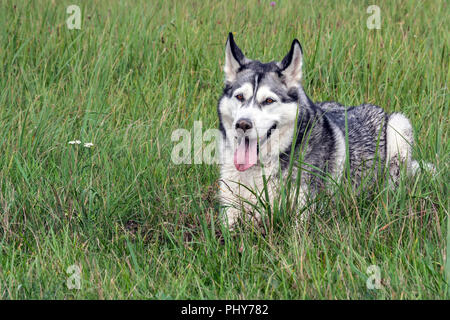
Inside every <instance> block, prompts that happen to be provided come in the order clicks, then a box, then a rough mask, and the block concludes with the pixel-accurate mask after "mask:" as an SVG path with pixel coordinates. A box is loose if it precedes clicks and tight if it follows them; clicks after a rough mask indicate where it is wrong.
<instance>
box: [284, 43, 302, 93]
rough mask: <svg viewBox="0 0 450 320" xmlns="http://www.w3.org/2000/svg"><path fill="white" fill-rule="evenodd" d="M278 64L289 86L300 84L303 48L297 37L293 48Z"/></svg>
mask: <svg viewBox="0 0 450 320" xmlns="http://www.w3.org/2000/svg"><path fill="white" fill-rule="evenodd" d="M278 66H279V67H280V69H281V74H282V75H283V79H284V81H285V83H286V85H287V87H288V88H290V87H298V86H299V85H300V81H301V80H302V66H303V50H302V46H301V45H300V42H298V40H297V39H295V40H294V41H293V42H292V45H291V50H290V51H289V53H288V54H287V55H286V56H285V57H284V58H283V61H281V62H280V63H279V64H278Z"/></svg>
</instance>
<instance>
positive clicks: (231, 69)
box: [223, 32, 247, 82]
mask: <svg viewBox="0 0 450 320" xmlns="http://www.w3.org/2000/svg"><path fill="white" fill-rule="evenodd" d="M246 62H247V59H246V58H245V56H244V54H243V53H242V51H241V49H239V47H238V46H237V45H236V43H235V42H234V38H233V34H232V33H231V32H230V33H229V34H228V40H227V44H226V48H225V66H224V67H223V71H224V72H225V82H232V81H234V80H236V74H237V72H238V70H239V68H240V67H242V66H243V65H244V64H245V63H246Z"/></svg>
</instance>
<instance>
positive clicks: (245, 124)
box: [236, 119, 253, 132]
mask: <svg viewBox="0 0 450 320" xmlns="http://www.w3.org/2000/svg"><path fill="white" fill-rule="evenodd" d="M251 128H253V125H252V123H251V121H250V120H249V119H239V120H238V121H237V122H236V129H242V130H243V131H244V132H245V131H247V130H250V129H251Z"/></svg>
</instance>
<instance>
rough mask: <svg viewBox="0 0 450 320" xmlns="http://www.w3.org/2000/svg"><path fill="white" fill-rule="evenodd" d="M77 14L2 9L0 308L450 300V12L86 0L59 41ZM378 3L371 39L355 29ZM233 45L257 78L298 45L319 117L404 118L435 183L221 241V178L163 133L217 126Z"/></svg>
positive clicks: (26, 6)
mask: <svg viewBox="0 0 450 320" xmlns="http://www.w3.org/2000/svg"><path fill="white" fill-rule="evenodd" d="M71 4H77V1H72V0H70V1H66V0H64V1H45V0H39V1H3V2H2V3H1V4H0V9H1V10H0V21H1V23H0V61H2V64H1V65H0V128H1V131H0V132H1V135H0V151H1V152H0V298H3V299H24V298H26V299H30V298H32V299H55V298H57V299H78V298H80V299H128V298H133V299H134V298H145V299H147V298H150V299H183V298H184V299H186V298H188V299H190V298H196V299H208V298H209V299H216V298H218V299H241V298H246V299H305V298H306V299H309V298H312V299H432V298H437V299H448V298H449V297H450V291H449V286H447V285H446V277H445V273H446V271H445V270H448V274H449V275H450V266H449V264H447V266H446V258H445V257H446V252H447V254H450V251H447V240H446V239H447V229H448V224H447V221H448V219H447V215H448V209H449V201H448V198H449V195H448V194H449V190H448V181H449V170H448V162H449V151H450V149H449V147H450V145H449V143H448V131H449V130H448V129H449V125H448V119H449V110H448V107H449V92H448V87H449V76H450V71H449V34H450V33H449V27H448V21H449V20H450V11H449V10H450V9H449V6H448V3H447V2H446V1H395V2H394V1H376V2H375V3H373V2H368V1H348V2H347V1H345V2H340V1H292V2H288V1H277V4H276V6H275V7H274V8H272V7H271V6H270V1H263V0H261V1H256V0H255V1H250V3H248V4H247V3H246V4H244V3H242V2H238V1H234V2H230V1H221V2H211V3H206V2H204V1H189V2H188V1H186V2H184V1H183V2H182V1H132V0H124V1H114V2H113V1H111V2H110V1H78V4H79V5H80V7H81V9H82V26H81V30H68V28H67V27H66V23H65V20H66V19H67V17H68V14H66V8H67V6H68V5H71ZM371 4H377V5H378V6H379V7H380V8H381V30H369V29H367V27H366V19H367V18H368V17H369V14H367V13H366V9H367V7H368V6H369V5H371ZM229 31H232V32H234V35H235V39H236V41H237V43H238V45H239V46H240V47H241V48H242V49H243V50H244V52H245V53H246V54H247V55H248V56H249V57H250V58H258V59H261V60H263V61H269V60H279V59H281V58H282V57H283V56H284V55H285V54H286V53H287V51H288V50H289V47H290V44H291V42H292V40H293V38H298V39H299V40H300V42H301V43H302V46H303V51H304V59H305V63H304V86H305V89H306V91H307V92H308V94H309V95H310V97H311V98H312V99H313V100H315V101H323V100H336V101H339V102H342V103H344V104H346V105H356V104H360V103H362V102H368V103H374V104H377V105H380V106H382V107H384V108H385V109H386V110H387V111H389V112H394V111H401V112H403V113H404V114H405V115H407V116H408V117H409V118H410V119H411V121H412V123H413V126H414V130H415V137H416V146H415V148H414V156H415V158H417V159H419V160H425V161H428V162H431V163H433V164H434V165H435V166H436V168H437V170H438V175H437V176H436V177H434V178H433V177H432V176H431V175H430V174H428V173H422V174H419V175H417V176H416V177H414V178H410V179H408V178H405V179H402V181H401V182H400V184H399V186H398V187H397V188H394V189H392V190H390V189H389V188H387V187H386V186H385V185H380V186H376V188H375V189H376V190H377V192H376V193H375V195H374V196H373V197H368V196H367V194H365V193H364V192H363V193H362V194H361V195H355V194H353V193H352V192H347V191H345V190H344V191H343V192H341V193H339V194H338V195H336V197H335V199H334V201H332V202H330V201H328V200H329V199H328V200H327V198H326V197H324V199H323V200H320V201H322V202H321V204H322V206H321V207H322V208H323V209H324V210H322V211H323V212H320V213H319V212H318V214H317V215H315V216H314V217H313V218H312V220H311V221H310V223H309V227H308V228H307V230H306V231H299V230H296V229H295V227H294V223H293V221H292V219H288V218H286V219H279V224H277V226H275V227H273V228H272V229H270V230H269V232H268V233H267V234H266V235H265V236H263V235H261V233H259V232H253V231H252V230H251V229H249V228H244V229H243V230H242V232H239V233H238V234H237V235H236V236H235V237H234V238H232V237H229V235H227V234H225V243H224V244H221V243H220V241H219V240H218V239H217V237H216V236H215V233H216V230H218V229H219V228H220V227H219V225H218V223H217V221H216V218H217V211H218V203H217V200H216V197H215V195H216V193H217V181H218V178H219V172H218V167H217V166H215V165H207V164H202V165H175V164H173V163H172V162H171V158H170V154H171V150H172V148H173V146H174V143H173V142H171V133H172V131H173V130H175V129H177V128H186V129H189V130H190V129H191V128H192V127H193V123H194V121H197V120H200V121H202V122H203V128H204V130H205V129H207V128H216V127H217V126H218V121H217V117H216V103H217V99H218V97H219V96H220V94H221V90H222V83H223V74H222V63H223V59H224V45H225V41H226V36H227V34H228V32H229ZM75 139H79V140H81V141H82V142H83V143H84V142H93V143H94V147H93V148H91V149H87V148H84V147H83V144H81V145H69V144H68V142H69V141H70V140H75ZM71 265H77V266H79V267H80V268H81V289H80V290H75V289H68V288H67V286H66V280H67V279H68V277H69V276H70V274H68V273H67V272H66V270H67V268H68V267H69V266H71ZM370 265H377V266H378V267H379V268H380V272H381V277H382V285H383V286H382V288H381V289H379V290H369V289H367V287H366V281H367V279H368V277H369V276H370V274H368V273H366V270H367V268H368V266H370Z"/></svg>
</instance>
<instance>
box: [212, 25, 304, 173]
mask: <svg viewBox="0 0 450 320" xmlns="http://www.w3.org/2000/svg"><path fill="white" fill-rule="evenodd" d="M302 64H303V56H302V48H301V46H300V43H299V42H298V40H297V39H295V40H294V41H293V42H292V46H291V49H290V51H289V53H288V54H287V55H286V56H285V57H284V58H283V60H282V61H281V62H275V61H272V62H269V63H261V62H260V61H257V60H250V59H248V58H247V57H245V56H244V54H243V53H242V51H241V50H240V49H239V47H238V46H237V45H236V43H235V42H234V39H233V35H232V34H231V33H230V34H229V36H228V40H227V44H226V48H225V66H224V72H225V89H224V94H223V96H222V97H221V99H220V100H219V105H218V113H219V120H220V128H221V130H222V132H223V133H224V136H225V137H226V139H227V140H228V142H230V143H231V145H232V146H233V147H232V148H234V150H233V151H234V159H233V161H234V165H235V166H236V169H237V170H239V171H245V170H247V169H249V168H250V167H252V166H253V165H255V164H256V163H257V161H258V153H259V152H261V151H264V153H265V154H266V155H269V156H270V155H273V156H274V155H276V156H278V154H279V150H281V149H284V148H286V147H288V146H289V143H290V141H292V140H291V138H292V135H293V130H294V126H295V121H296V116H297V112H298V102H299V87H300V81H301V78H302ZM273 132H276V133H277V134H272V133H273ZM275 140H276V141H275ZM269 142H271V143H269ZM275 144H276V145H277V146H278V148H273V146H274V145H275ZM269 145H271V146H272V147H271V148H270V147H269Z"/></svg>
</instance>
